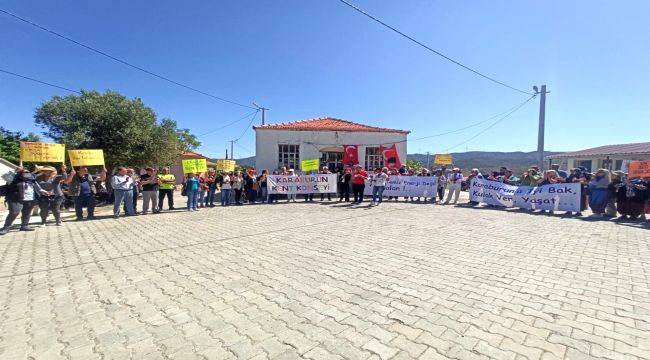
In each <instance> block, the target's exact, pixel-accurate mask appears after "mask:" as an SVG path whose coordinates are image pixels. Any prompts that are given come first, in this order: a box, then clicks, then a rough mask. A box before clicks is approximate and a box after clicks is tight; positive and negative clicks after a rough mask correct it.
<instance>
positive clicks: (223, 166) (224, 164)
mask: <svg viewBox="0 0 650 360" xmlns="http://www.w3.org/2000/svg"><path fill="white" fill-rule="evenodd" d="M235 165H236V162H235V160H223V159H221V160H217V171H227V172H231V171H235Z"/></svg>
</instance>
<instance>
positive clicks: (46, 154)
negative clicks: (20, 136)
mask: <svg viewBox="0 0 650 360" xmlns="http://www.w3.org/2000/svg"><path fill="white" fill-rule="evenodd" d="M20 161H25V162H60V163H62V162H65V145H63V144H49V143H42V142H30V141H21V142H20Z"/></svg>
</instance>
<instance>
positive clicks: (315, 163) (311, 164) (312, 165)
mask: <svg viewBox="0 0 650 360" xmlns="http://www.w3.org/2000/svg"><path fill="white" fill-rule="evenodd" d="M319 166H320V161H319V160H318V159H313V160H303V161H301V162H300V169H301V170H302V171H313V170H318V167H319Z"/></svg>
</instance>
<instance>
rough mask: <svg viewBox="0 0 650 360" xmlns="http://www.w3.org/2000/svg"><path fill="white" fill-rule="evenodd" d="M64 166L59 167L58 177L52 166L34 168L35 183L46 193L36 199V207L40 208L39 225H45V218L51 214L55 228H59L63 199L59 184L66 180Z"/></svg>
mask: <svg viewBox="0 0 650 360" xmlns="http://www.w3.org/2000/svg"><path fill="white" fill-rule="evenodd" d="M66 170H67V168H66V166H65V164H62V165H61V175H58V174H57V172H56V169H55V168H54V167H52V166H43V167H37V168H36V182H38V185H40V186H41V189H43V190H44V191H46V192H47V194H43V195H41V196H39V198H38V207H39V208H40V215H41V225H42V226H45V224H46V223H47V216H48V215H49V214H50V212H51V213H52V215H54V221H55V222H56V225H57V226H61V225H62V223H61V204H63V200H65V197H64V196H63V190H62V189H61V183H62V182H63V181H65V180H66V179H67V178H68V175H67V174H66V172H65V171H66Z"/></svg>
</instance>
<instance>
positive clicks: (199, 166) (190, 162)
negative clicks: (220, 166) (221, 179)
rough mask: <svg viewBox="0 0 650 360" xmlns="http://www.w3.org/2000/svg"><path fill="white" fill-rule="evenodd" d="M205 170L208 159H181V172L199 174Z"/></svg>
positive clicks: (206, 169)
mask: <svg viewBox="0 0 650 360" xmlns="http://www.w3.org/2000/svg"><path fill="white" fill-rule="evenodd" d="M206 171H208V161H207V160H206V159H186V160H183V174H189V173H193V174H199V173H202V172H206Z"/></svg>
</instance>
